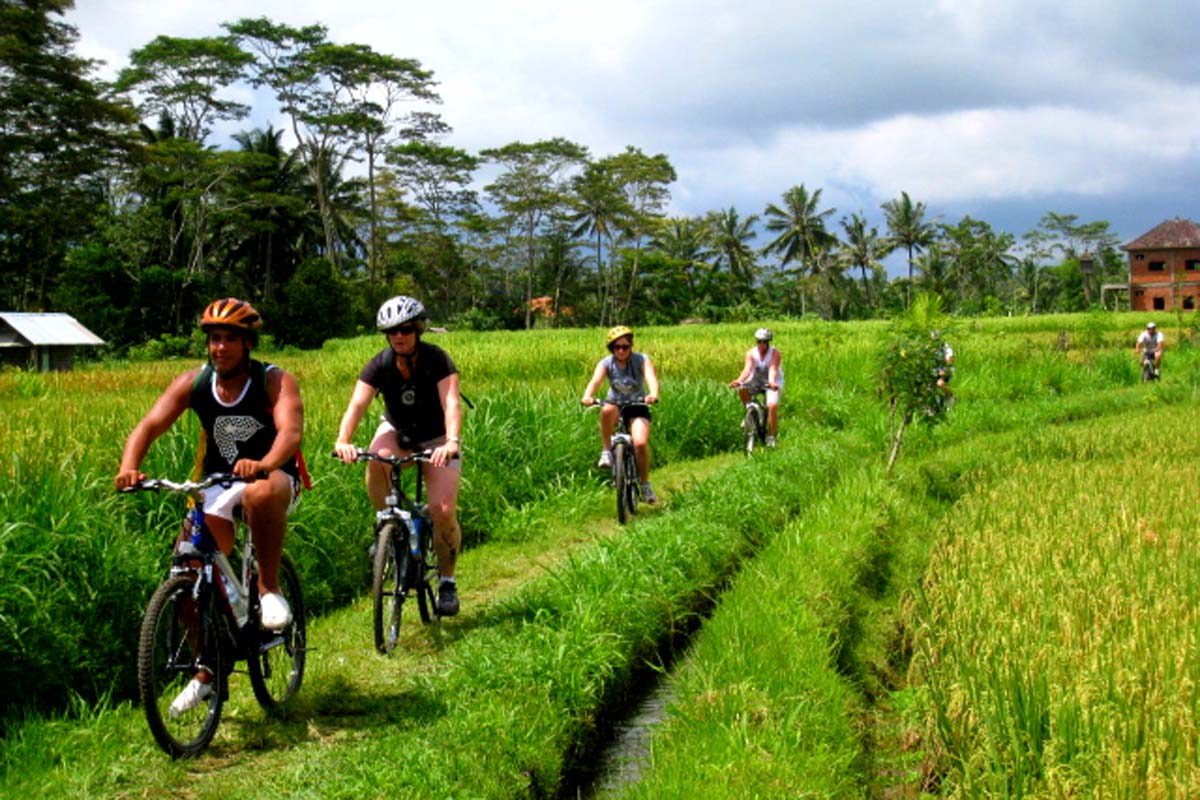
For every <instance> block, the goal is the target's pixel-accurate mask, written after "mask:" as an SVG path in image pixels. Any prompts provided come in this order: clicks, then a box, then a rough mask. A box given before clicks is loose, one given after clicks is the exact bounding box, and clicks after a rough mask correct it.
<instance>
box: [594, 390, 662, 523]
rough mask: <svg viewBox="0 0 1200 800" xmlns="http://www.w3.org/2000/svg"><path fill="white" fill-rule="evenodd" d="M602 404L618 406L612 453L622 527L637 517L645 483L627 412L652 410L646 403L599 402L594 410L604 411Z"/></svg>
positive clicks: (618, 518) (613, 474) (613, 476)
mask: <svg viewBox="0 0 1200 800" xmlns="http://www.w3.org/2000/svg"><path fill="white" fill-rule="evenodd" d="M602 403H609V404H610V405H615V406H616V407H617V409H618V413H617V429H616V431H615V432H614V433H613V435H612V439H611V445H610V449H611V451H612V481H613V487H614V488H615V489H616V490H617V522H619V523H621V524H622V525H624V524H625V522H626V520H628V519H629V517H630V515H632V514H637V511H638V501H639V500H640V499H641V491H642V482H641V476H640V475H639V474H638V466H637V457H636V454H635V453H634V446H633V436H632V435H631V434H630V432H629V424H628V422H627V421H626V419H625V409H626V408H633V407H641V408H649V406H647V405H646V403H645V402H643V401H642V400H635V401H621V400H601V399H599V398H597V399H596V402H595V404H593V405H592V406H591V407H592V408H596V409H598V408H600V406H601V404H602Z"/></svg>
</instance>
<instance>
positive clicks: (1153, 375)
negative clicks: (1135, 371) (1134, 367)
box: [1142, 350, 1159, 383]
mask: <svg viewBox="0 0 1200 800" xmlns="http://www.w3.org/2000/svg"><path fill="white" fill-rule="evenodd" d="M1158 373H1159V370H1157V369H1155V368H1154V351H1153V350H1147V351H1145V352H1143V353H1142V382H1143V383H1149V382H1150V381H1156V380H1158V378H1159V374H1158Z"/></svg>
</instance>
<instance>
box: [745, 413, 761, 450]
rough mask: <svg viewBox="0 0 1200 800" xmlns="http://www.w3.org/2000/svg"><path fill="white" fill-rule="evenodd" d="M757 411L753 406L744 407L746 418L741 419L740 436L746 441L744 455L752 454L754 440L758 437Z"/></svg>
mask: <svg viewBox="0 0 1200 800" xmlns="http://www.w3.org/2000/svg"><path fill="white" fill-rule="evenodd" d="M758 426H759V420H758V409H757V408H756V407H755V406H753V405H748V406H746V416H745V418H743V419H742V435H743V436H744V437H745V439H746V454H747V455H749V454H750V453H753V452H754V443H755V439H756V437H757V436H758Z"/></svg>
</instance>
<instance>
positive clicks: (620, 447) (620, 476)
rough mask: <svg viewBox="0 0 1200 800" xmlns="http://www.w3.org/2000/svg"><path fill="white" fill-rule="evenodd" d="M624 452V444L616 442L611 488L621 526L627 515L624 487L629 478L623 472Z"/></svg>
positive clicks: (626, 487)
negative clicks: (615, 499) (613, 490)
mask: <svg viewBox="0 0 1200 800" xmlns="http://www.w3.org/2000/svg"><path fill="white" fill-rule="evenodd" d="M625 451H626V445H625V443H624V442H617V443H616V444H614V445H613V447H612V460H613V486H614V487H615V488H616V490H617V522H619V523H621V524H622V525H624V524H625V519H626V518H627V517H628V515H629V489H628V486H627V485H626V484H627V482H628V479H629V478H628V475H627V474H626V470H625Z"/></svg>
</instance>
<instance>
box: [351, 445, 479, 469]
mask: <svg viewBox="0 0 1200 800" xmlns="http://www.w3.org/2000/svg"><path fill="white" fill-rule="evenodd" d="M329 455H330V456H332V457H333V458H338V459H340V456H339V455H338V454H337V451H336V450H335V451H334V452H332V453H330V454H329ZM450 458H451V460H453V459H455V458H458V453H455V454H454V455H453V456H451V457H450ZM432 459H433V451H432V450H417V451H416V452H414V453H409V454H408V455H406V456H381V455H379V454H378V453H372V452H371V451H370V450H367V449H365V448H362V447H360V448H358V450H357V451H356V453H355V456H354V460H355V461H381V462H383V463H384V464H391V465H392V466H393V467H399V466H402V465H404V464H411V463H413V462H415V461H421V462H425V463H430V462H431V461H432Z"/></svg>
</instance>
